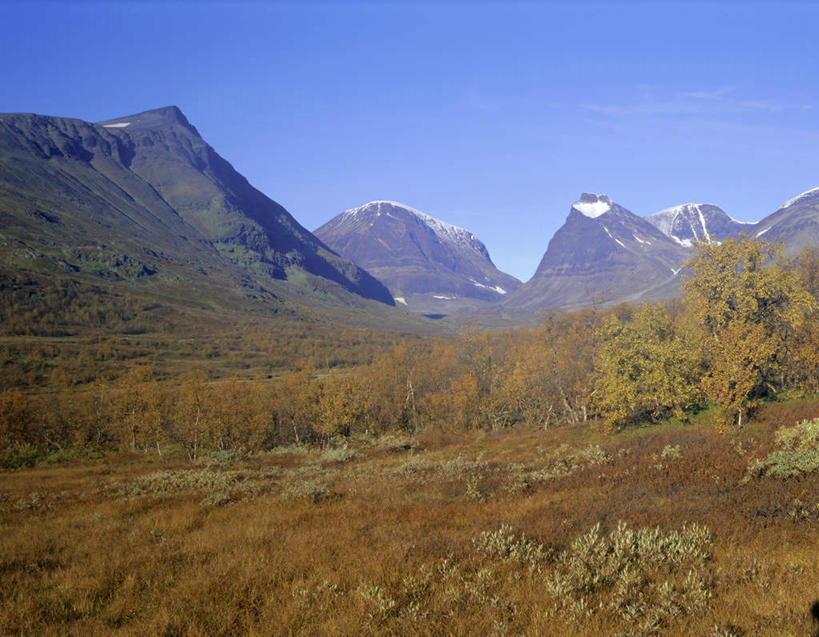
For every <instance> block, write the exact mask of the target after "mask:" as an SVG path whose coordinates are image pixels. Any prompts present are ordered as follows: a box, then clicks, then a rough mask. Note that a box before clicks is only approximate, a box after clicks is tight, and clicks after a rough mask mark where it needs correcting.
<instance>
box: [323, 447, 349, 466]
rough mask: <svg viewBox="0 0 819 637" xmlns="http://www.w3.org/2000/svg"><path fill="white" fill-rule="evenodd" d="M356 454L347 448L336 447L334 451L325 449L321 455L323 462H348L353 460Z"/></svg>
mask: <svg viewBox="0 0 819 637" xmlns="http://www.w3.org/2000/svg"><path fill="white" fill-rule="evenodd" d="M357 455H358V452H357V451H356V450H355V449H348V448H347V447H338V448H335V449H325V450H324V453H322V454H321V460H322V461H323V462H338V463H341V462H348V461H350V460H352V459H353V458H355V457H356V456H357Z"/></svg>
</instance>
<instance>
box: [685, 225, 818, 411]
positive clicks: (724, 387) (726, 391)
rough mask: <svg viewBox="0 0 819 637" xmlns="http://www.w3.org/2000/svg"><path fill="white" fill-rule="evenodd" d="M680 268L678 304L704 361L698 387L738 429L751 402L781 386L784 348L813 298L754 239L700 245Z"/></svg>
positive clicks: (774, 253)
mask: <svg viewBox="0 0 819 637" xmlns="http://www.w3.org/2000/svg"><path fill="white" fill-rule="evenodd" d="M686 268H687V269H688V270H689V271H690V272H691V274H690V275H689V276H688V277H686V280H685V282H684V284H683V290H684V293H685V305H686V308H687V310H688V311H689V312H690V313H691V316H692V317H693V318H694V319H695V322H696V327H695V330H696V333H695V337H696V338H697V339H698V340H700V342H702V343H703V344H705V346H706V351H707V356H708V360H707V364H708V370H707V373H706V374H705V376H704V378H703V381H702V387H703V389H704V390H705V392H706V394H707V396H708V397H709V398H710V399H712V400H714V401H715V402H716V403H717V405H718V406H719V407H720V408H721V409H722V410H723V412H724V414H725V416H726V420H727V421H732V422H733V423H735V424H736V425H737V426H741V425H742V422H743V418H744V415H745V414H746V413H747V411H748V409H749V408H750V407H752V406H753V404H754V400H755V398H757V397H759V396H762V395H764V394H766V393H770V392H771V391H774V390H776V389H777V387H781V384H782V380H781V379H782V371H783V368H784V365H785V363H786V347H785V344H786V342H787V339H788V337H789V335H791V334H792V333H793V331H794V330H795V329H797V328H798V327H799V326H800V325H801V324H802V322H803V321H804V318H805V313H806V311H808V310H810V309H811V308H812V307H813V306H814V304H815V301H814V299H813V298H812V297H811V296H810V294H809V293H808V292H807V291H806V290H805V287H804V285H803V284H802V283H801V282H800V280H799V276H798V274H797V273H796V271H794V270H793V269H792V268H789V267H788V266H787V263H786V262H785V260H784V259H783V258H782V249H781V247H779V246H772V245H771V244H768V243H766V242H765V241H763V240H761V239H751V238H748V237H746V236H744V235H742V236H741V237H740V238H739V239H730V240H727V241H724V242H722V243H721V244H717V243H703V244H700V245H699V246H698V251H697V254H696V256H695V257H694V258H693V259H691V260H690V261H689V262H688V263H687V264H686Z"/></svg>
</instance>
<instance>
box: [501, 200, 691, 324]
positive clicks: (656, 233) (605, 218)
mask: <svg viewBox="0 0 819 637" xmlns="http://www.w3.org/2000/svg"><path fill="white" fill-rule="evenodd" d="M687 257H688V249H686V248H685V247H684V246H682V245H680V244H679V243H677V242H676V241H674V240H672V239H670V238H669V237H667V236H666V235H665V234H663V233H662V232H661V231H660V230H658V229H657V228H656V227H655V226H654V225H652V224H651V223H649V222H648V221H646V220H645V219H643V218H641V217H638V216H637V215H635V214H634V213H632V212H630V211H628V210H626V209H625V208H623V207H622V206H620V205H618V204H617V203H615V202H613V201H612V200H611V199H609V197H608V196H606V195H598V194H592V193H583V194H582V195H581V197H580V199H579V200H578V201H576V202H575V203H574V204H572V206H571V209H570V211H569V216H568V217H567V219H566V223H565V224H564V225H563V226H562V227H561V228H560V229H559V230H558V231H557V232H556V233H555V235H554V237H553V238H552V240H551V241H550V242H549V247H548V249H547V250H546V254H545V255H544V256H543V259H542V260H541V262H540V265H539V266H538V269H537V271H536V272H535V275H534V276H533V277H532V278H531V279H530V280H529V281H527V282H526V283H525V284H524V285H522V286H521V287H520V289H518V291H517V292H515V293H514V294H511V295H510V296H509V297H508V298H507V299H506V300H505V301H504V305H505V306H506V307H510V308H511V307H520V308H529V309H535V308H546V307H564V308H571V307H580V306H584V305H589V304H591V303H593V302H599V303H605V304H610V303H614V302H620V301H637V300H640V299H642V298H663V297H668V296H672V295H673V294H674V292H675V291H676V289H677V287H678V286H679V276H678V275H679V271H680V266H681V264H682V263H683V262H684V261H685V260H686V258H687Z"/></svg>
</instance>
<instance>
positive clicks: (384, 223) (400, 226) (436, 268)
mask: <svg viewBox="0 0 819 637" xmlns="http://www.w3.org/2000/svg"><path fill="white" fill-rule="evenodd" d="M315 234H316V236H317V237H318V238H319V239H321V240H322V241H324V242H325V243H326V244H327V245H328V246H330V247H331V248H332V249H333V250H335V251H336V252H338V253H339V254H340V255H342V256H344V257H346V258H347V259H350V260H351V261H353V262H355V263H357V264H358V265H359V266H361V267H362V268H365V269H366V270H367V271H368V272H370V273H372V274H373V275H374V276H375V277H376V278H378V279H379V280H380V281H382V282H383V283H384V284H385V285H386V286H387V288H389V290H390V292H391V293H392V295H393V297H394V298H395V300H396V301H397V302H398V303H402V304H405V305H407V306H408V308H409V309H410V310H413V311H417V312H430V313H433V312H434V313H442V314H449V313H451V312H453V311H456V310H460V309H464V308H468V307H477V306H481V305H486V304H491V303H497V302H498V301H500V300H501V299H503V298H504V296H505V295H507V294H509V293H511V292H513V291H514V290H516V289H517V288H518V287H519V286H520V281H518V280H517V279H515V278H514V277H512V276H510V275H508V274H504V273H503V272H501V271H500V270H498V269H497V268H496V267H495V265H494V264H493V263H492V259H491V258H490V257H489V252H488V251H487V250H486V246H485V245H484V244H483V243H481V241H480V240H479V239H478V238H477V237H476V236H475V235H474V234H472V233H471V232H469V231H468V230H465V229H463V228H459V227H457V226H453V225H451V224H448V223H445V222H443V221H439V220H438V219H435V218H433V217H430V216H429V215H427V214H424V213H423V212H419V211H418V210H415V209H413V208H410V207H409V206H405V205H403V204H400V203H396V202H393V201H372V202H370V203H368V204H365V205H363V206H360V207H358V208H353V209H351V210H347V211H345V212H343V213H341V214H340V215H338V216H336V217H334V218H333V219H331V220H330V221H328V222H327V223H325V224H324V225H323V226H321V227H320V228H318V229H317V230H316V231H315Z"/></svg>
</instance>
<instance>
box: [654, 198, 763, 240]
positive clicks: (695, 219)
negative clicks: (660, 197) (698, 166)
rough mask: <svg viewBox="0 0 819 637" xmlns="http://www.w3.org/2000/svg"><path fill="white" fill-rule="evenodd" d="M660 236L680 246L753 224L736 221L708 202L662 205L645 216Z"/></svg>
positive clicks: (745, 229)
mask: <svg viewBox="0 0 819 637" xmlns="http://www.w3.org/2000/svg"><path fill="white" fill-rule="evenodd" d="M645 220H646V221H648V222H649V223H651V224H652V225H653V226H654V227H656V228H657V229H658V230H659V231H660V232H662V233H663V234H664V235H666V236H667V237H669V238H670V239H673V240H674V241H676V242H677V243H679V244H680V245H682V246H686V247H690V246H692V245H693V244H694V242H695V241H712V240H716V241H719V240H722V239H729V238H731V237H735V236H737V235H738V234H739V233H740V232H750V231H751V230H752V229H753V227H754V224H752V223H743V222H742V221H737V220H736V219H733V218H732V217H730V216H728V214H727V213H726V212H725V211H724V210H723V209H722V208H720V207H719V206H715V205H713V204H710V203H686V204H682V205H681V206H674V207H672V208H666V209H665V210H661V211H660V212H655V213H654V214H650V215H648V216H647V217H645Z"/></svg>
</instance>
